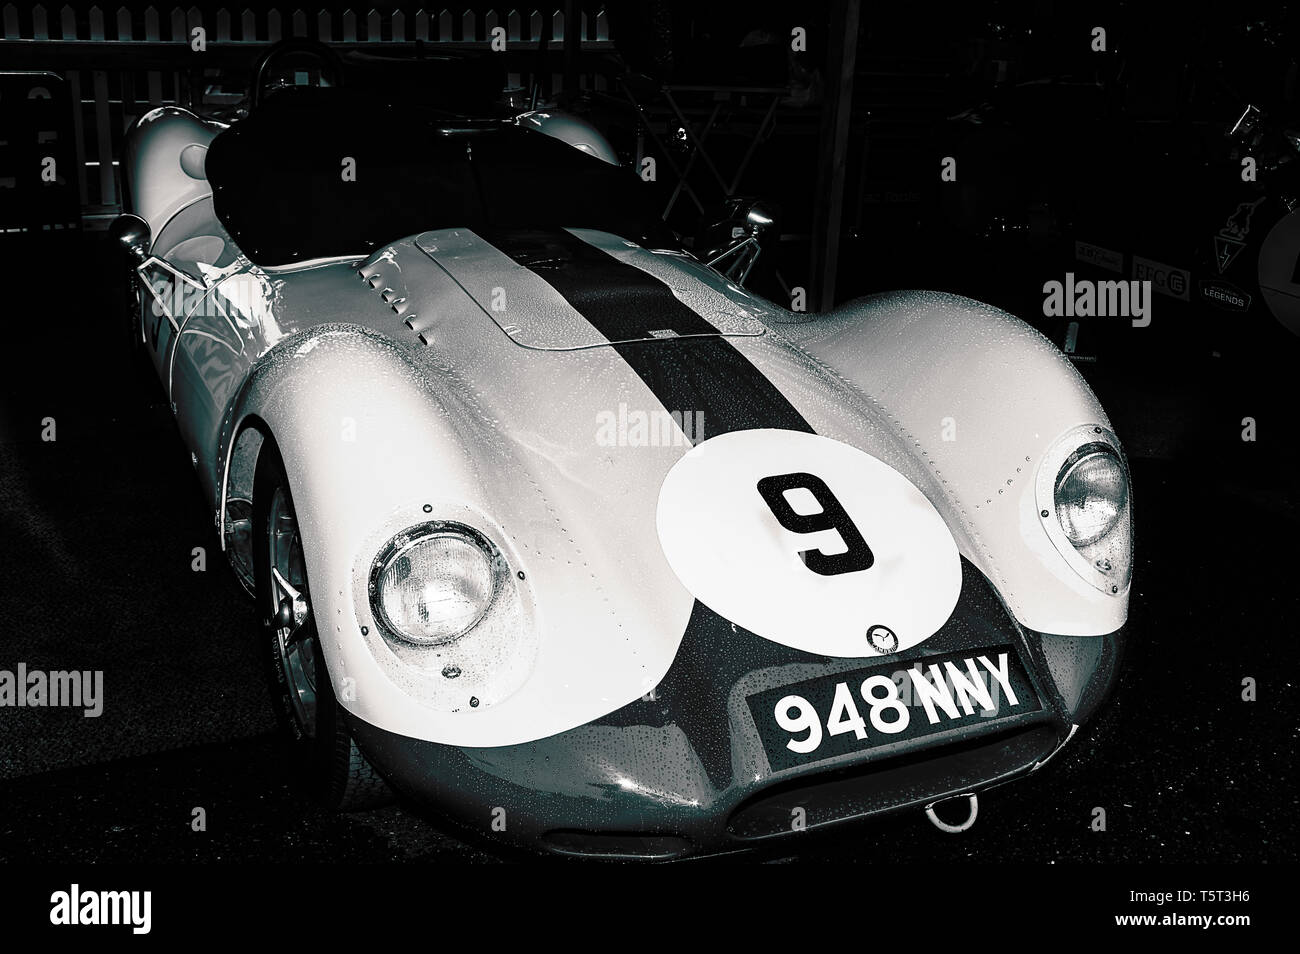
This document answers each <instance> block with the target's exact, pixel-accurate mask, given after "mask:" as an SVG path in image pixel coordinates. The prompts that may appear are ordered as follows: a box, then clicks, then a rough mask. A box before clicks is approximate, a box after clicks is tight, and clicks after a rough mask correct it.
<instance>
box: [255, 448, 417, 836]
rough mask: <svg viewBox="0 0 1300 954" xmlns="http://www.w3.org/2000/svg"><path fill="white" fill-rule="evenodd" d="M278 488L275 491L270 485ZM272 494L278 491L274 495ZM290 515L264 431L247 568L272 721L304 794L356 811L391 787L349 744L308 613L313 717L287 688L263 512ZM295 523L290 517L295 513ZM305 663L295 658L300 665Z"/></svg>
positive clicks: (275, 451)
mask: <svg viewBox="0 0 1300 954" xmlns="http://www.w3.org/2000/svg"><path fill="white" fill-rule="evenodd" d="M280 490H282V491H283V494H282V496H281V495H278V494H277V491H280ZM277 497H278V498H279V500H278V502H276V503H273V502H274V501H277ZM273 506H274V507H276V508H278V509H277V513H279V514H283V513H285V507H286V506H287V513H288V514H289V515H290V516H291V517H292V515H293V496H292V494H291V493H290V491H289V480H288V477H287V476H286V475H285V471H284V461H283V460H282V458H281V457H280V451H279V448H277V447H276V446H275V442H274V441H273V440H272V439H271V438H270V437H267V438H266V440H265V441H264V442H263V444H262V450H261V452H260V453H259V454H258V458H257V472H256V475H255V477H254V480H253V571H254V579H255V582H256V589H257V612H258V616H259V618H260V621H261V627H262V636H261V643H262V647H263V649H262V657H263V661H264V665H265V668H266V674H267V681H268V684H269V686H270V690H271V704H272V707H273V708H274V709H275V716H276V721H277V723H279V725H280V728H281V730H282V733H283V734H284V736H285V737H286V738H287V739H288V740H289V744H290V746H291V747H292V748H293V750H294V755H295V758H296V760H297V762H298V768H299V771H300V775H301V777H302V778H303V780H304V781H305V783H306V785H307V787H308V789H309V790H310V791H311V793H312V795H313V796H314V797H315V798H317V799H318V800H320V801H322V802H323V803H324V804H326V805H327V806H329V807H330V808H333V809H335V810H338V811H360V810H363V809H367V808H376V807H378V806H380V805H384V804H387V803H388V802H390V801H392V798H393V794H392V790H391V789H390V788H389V787H388V783H387V782H385V781H384V779H383V777H382V776H381V775H380V774H379V773H378V772H376V771H375V769H374V767H373V766H372V765H371V764H370V762H369V761H368V760H367V759H366V757H365V755H363V754H362V752H361V750H360V749H358V748H357V744H356V741H355V740H354V739H353V738H352V735H351V733H350V732H349V731H348V727H347V724H346V722H345V721H344V718H343V709H342V707H341V706H340V705H339V702H338V699H337V698H336V696H335V695H334V687H333V683H332V682H331V681H330V677H329V672H328V670H327V669H326V666H325V659H324V654H323V653H321V652H320V651H319V639H318V638H317V634H316V625H315V621H314V619H313V618H312V617H311V616H310V615H309V616H308V617H307V621H306V622H305V623H303V624H302V626H301V636H300V638H299V639H298V640H297V642H296V645H298V646H306V647H308V648H309V649H310V650H312V651H311V652H310V661H311V663H314V665H312V666H311V668H312V670H313V672H314V687H313V688H314V690H315V692H314V699H315V711H314V719H312V718H304V717H303V715H302V714H301V712H300V707H299V705H298V704H296V702H295V700H296V699H297V698H298V694H297V692H296V690H294V689H293V688H291V684H290V677H289V675H288V671H287V670H288V667H287V666H286V658H289V653H290V652H296V651H297V650H289V651H286V648H285V645H284V633H285V631H284V630H282V629H280V628H279V627H278V626H277V625H276V622H275V618H274V617H275V612H276V608H277V607H276V593H277V587H276V584H275V581H274V578H273V576H272V573H271V549H272V542H271V533H272V529H271V520H272V516H271V512H272V508H273ZM295 523H296V520H295ZM301 572H302V577H301V583H302V585H301V587H299V588H300V589H301V591H302V592H303V593H304V594H306V595H307V596H308V597H310V593H311V590H310V588H309V587H308V585H307V580H306V570H305V568H303V569H302V571H301ZM308 665H309V663H308V662H305V661H304V662H303V663H302V669H303V671H306V670H307V668H308Z"/></svg>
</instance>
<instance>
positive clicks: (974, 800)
mask: <svg viewBox="0 0 1300 954" xmlns="http://www.w3.org/2000/svg"><path fill="white" fill-rule="evenodd" d="M963 798H964V799H966V800H967V802H968V803H969V805H970V817H969V818H967V819H966V820H965V821H964V822H962V823H961V824H960V825H950V824H948V823H947V822H946V821H944V820H942V819H941V818H940V817H939V816H938V815H936V814H935V813H934V807H935V806H936V805H946V804H948V803H949V802H956V801H959V800H961V799H963ZM979 813H980V800H979V796H977V795H976V794H975V793H974V792H967V793H966V794H965V795H953V796H951V797H950V798H941V799H939V801H937V802H931V803H930V804H929V805H926V806H925V817H926V818H928V819H930V823H931V824H932V825H934V827H935V828H937V829H939V830H940V831H943V832H947V833H948V834H950V835H955V834H958V833H959V832H963V831H965V830H966V829H968V828H970V826H971V825H973V824H975V818H976V817H977V816H978V815H979Z"/></svg>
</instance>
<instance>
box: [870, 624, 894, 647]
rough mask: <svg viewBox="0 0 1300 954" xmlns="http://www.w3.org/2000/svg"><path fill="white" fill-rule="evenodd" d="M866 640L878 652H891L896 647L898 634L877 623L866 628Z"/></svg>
mask: <svg viewBox="0 0 1300 954" xmlns="http://www.w3.org/2000/svg"><path fill="white" fill-rule="evenodd" d="M867 642H869V643H871V648H872V649H874V650H875V651H876V652H878V653H892V652H894V651H896V650H897V649H898V635H897V634H896V633H895V632H894V631H893V630H892V629H890V628H889V627H888V626H881V625H880V624H879V623H877V624H876V625H875V626H872V627H871V628H870V629H868V630H867Z"/></svg>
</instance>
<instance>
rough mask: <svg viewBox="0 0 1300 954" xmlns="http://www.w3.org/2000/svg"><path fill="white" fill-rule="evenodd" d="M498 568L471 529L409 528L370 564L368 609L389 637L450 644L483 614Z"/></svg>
mask: <svg viewBox="0 0 1300 954" xmlns="http://www.w3.org/2000/svg"><path fill="white" fill-rule="evenodd" d="M502 565H503V561H502V560H501V558H500V556H499V555H498V554H497V551H496V548H495V547H493V546H492V544H491V542H490V541H489V540H487V538H485V537H484V536H483V535H482V534H480V533H478V532H477V531H476V530H474V529H472V528H471V527H467V526H464V525H463V524H456V523H426V524H421V525H419V526H416V527H411V528H410V529H409V530H407V531H405V532H403V533H401V534H399V535H398V536H396V537H394V538H393V539H392V540H390V541H389V543H388V545H387V546H385V547H384V549H383V550H381V551H380V553H379V555H378V556H377V557H376V558H375V561H374V563H373V564H372V565H371V570H370V584H369V590H370V607H371V609H372V610H373V611H374V614H375V619H376V620H377V621H378V622H379V624H380V626H381V628H382V629H383V630H385V631H386V633H387V635H389V636H394V637H397V638H398V639H401V640H405V641H406V642H408V643H414V644H416V645H419V646H430V645H441V644H444V643H450V642H453V641H454V640H456V639H458V638H459V637H461V636H463V635H464V634H465V633H467V632H469V631H470V630H471V629H473V628H474V627H475V626H476V625H477V624H478V622H479V621H480V620H481V619H483V617H484V616H485V615H486V614H487V611H488V610H489V609H490V608H491V606H492V602H493V600H494V599H495V598H496V594H497V591H498V589H499V587H500V574H501V572H502Z"/></svg>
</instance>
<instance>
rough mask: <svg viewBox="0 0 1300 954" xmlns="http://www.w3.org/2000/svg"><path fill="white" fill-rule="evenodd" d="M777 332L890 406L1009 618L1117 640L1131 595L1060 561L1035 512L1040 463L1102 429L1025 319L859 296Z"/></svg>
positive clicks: (1087, 400)
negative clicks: (1070, 438)
mask: <svg viewBox="0 0 1300 954" xmlns="http://www.w3.org/2000/svg"><path fill="white" fill-rule="evenodd" d="M781 332H782V334H784V335H785V336H786V337H788V338H790V339H791V340H792V341H793V342H794V343H796V344H797V345H798V346H799V347H800V348H802V349H803V350H805V351H806V352H808V353H809V354H811V355H813V356H814V357H815V358H817V359H818V360H819V361H821V362H822V363H824V364H825V365H827V366H828V367H830V368H831V369H832V370H834V371H835V372H836V373H837V374H839V375H840V376H842V377H843V378H845V379H847V380H848V381H849V382H851V383H853V384H854V385H855V386H857V387H858V388H859V389H860V390H861V391H863V392H865V393H866V394H868V395H870V396H871V398H872V399H873V400H875V401H876V402H878V404H879V405H880V406H883V407H884V408H887V409H888V411H889V415H890V417H891V418H892V419H893V423H894V426H895V427H896V428H898V429H899V430H900V431H901V433H902V435H903V436H904V437H906V438H907V439H908V442H909V443H910V444H912V445H913V446H915V448H916V453H917V455H918V456H920V457H921V458H922V459H923V460H925V461H927V462H928V464H929V468H930V469H931V471H932V473H933V475H934V477H935V478H936V482H937V483H938V484H939V486H940V487H941V488H942V489H943V491H944V494H945V499H944V500H942V501H938V500H936V501H935V504H936V506H939V508H940V510H941V512H943V513H944V516H945V518H946V519H947V520H948V523H949V525H950V526H951V527H952V528H953V530H954V532H956V533H958V534H960V535H962V536H964V537H965V544H966V545H965V546H964V547H963V549H964V550H965V552H967V553H968V555H969V557H970V559H971V560H972V561H973V562H974V563H975V564H976V565H977V566H979V567H980V569H981V570H982V571H983V572H984V573H985V575H987V576H988V577H989V578H990V579H991V580H992V581H993V582H994V583H995V584H996V586H997V588H998V591H999V592H1000V593H1001V595H1002V598H1003V599H1004V600H1005V601H1006V603H1007V606H1008V608H1009V609H1010V610H1011V612H1012V613H1013V615H1014V616H1015V617H1016V619H1017V620H1018V621H1019V622H1020V623H1021V624H1023V625H1025V626H1027V627H1029V628H1030V629H1034V630H1037V631H1039V632H1047V633H1057V634H1061V635H1067V636H1088V635H1102V634H1106V633H1112V632H1114V631H1116V630H1118V629H1119V628H1120V627H1121V626H1122V625H1123V624H1124V621H1125V620H1126V618H1127V616H1128V596H1129V587H1127V586H1126V587H1125V588H1124V589H1122V590H1120V591H1119V592H1118V593H1113V594H1112V593H1109V592H1107V593H1103V592H1101V590H1099V589H1097V588H1096V587H1094V586H1093V585H1091V584H1090V583H1088V582H1087V581H1085V580H1084V579H1083V577H1082V576H1080V575H1079V574H1078V573H1077V572H1075V570H1073V569H1072V568H1071V567H1070V566H1069V565H1068V564H1067V563H1066V561H1065V560H1064V558H1062V556H1061V554H1060V553H1058V552H1057V550H1056V548H1055V546H1054V545H1053V543H1052V542H1051V540H1050V539H1049V537H1048V535H1047V532H1046V530H1045V529H1044V525H1043V522H1042V520H1041V519H1040V510H1039V507H1038V506H1037V494H1036V488H1035V484H1036V480H1037V477H1038V471H1039V466H1040V464H1042V462H1043V461H1044V458H1045V457H1047V456H1048V455H1049V452H1050V451H1051V450H1052V449H1053V447H1054V445H1056V444H1057V443H1058V442H1059V441H1061V440H1063V439H1065V438H1066V436H1067V435H1068V434H1069V432H1071V431H1072V430H1075V429H1077V428H1083V427H1087V428H1088V429H1089V432H1091V430H1092V429H1093V428H1102V429H1104V431H1109V430H1110V422H1109V419H1108V418H1107V417H1106V413H1105V411H1103V410H1102V407H1101V405H1100V403H1099V402H1098V401H1097V399H1096V397H1095V396H1094V395H1093V393H1092V391H1091V389H1089V387H1088V385H1087V384H1086V383H1085V382H1084V380H1083V378H1082V377H1081V376H1080V375H1079V373H1078V372H1077V371H1076V370H1075V368H1074V366H1073V365H1072V364H1071V363H1070V361H1069V360H1068V359H1067V358H1066V357H1065V356H1064V355H1062V354H1061V353H1060V352H1059V351H1058V350H1057V349H1056V347H1055V346H1054V345H1053V344H1052V343H1051V342H1050V341H1048V340H1047V339H1046V338H1045V337H1043V336H1042V335H1041V334H1039V333H1038V332H1037V331H1036V330H1034V329H1033V328H1031V327H1030V326H1029V325H1027V324H1026V323H1025V322H1023V321H1021V320H1020V319H1018V318H1016V317H1015V316H1013V315H1010V314H1008V313H1006V312H1004V311H1001V310H1000V309H997V308H993V307H992V306H989V305H985V304H982V303H981V302H978V301H974V300H972V299H969V298H963V297H961V296H959V295H951V294H946V293H942V292H929V291H903V292H891V293H887V294H881V295H873V296H869V297H867V298H861V299H857V300H855V301H851V302H848V303H847V304H845V305H842V306H841V307H839V308H837V309H835V310H834V311H832V312H829V313H827V314H825V315H818V316H815V317H814V318H812V319H811V320H809V321H807V322H804V323H799V324H793V325H782V326H781Z"/></svg>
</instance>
